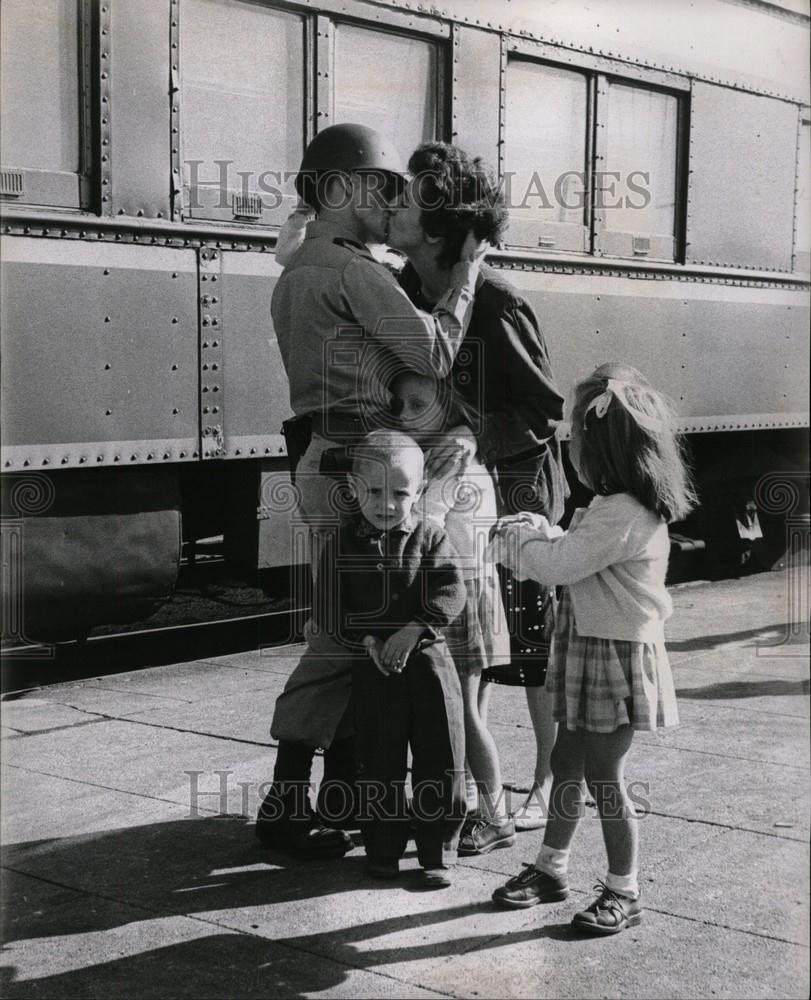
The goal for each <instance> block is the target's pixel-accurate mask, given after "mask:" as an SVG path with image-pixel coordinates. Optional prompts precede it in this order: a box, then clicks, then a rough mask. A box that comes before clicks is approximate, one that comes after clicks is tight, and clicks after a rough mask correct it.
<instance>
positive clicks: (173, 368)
mask: <svg viewBox="0 0 811 1000" xmlns="http://www.w3.org/2000/svg"><path fill="white" fill-rule="evenodd" d="M172 371H173V372H176V371H177V365H176V364H175V365H172Z"/></svg>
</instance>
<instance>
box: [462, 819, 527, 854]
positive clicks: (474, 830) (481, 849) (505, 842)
mask: <svg viewBox="0 0 811 1000" xmlns="http://www.w3.org/2000/svg"><path fill="white" fill-rule="evenodd" d="M514 843H515V823H513V821H512V820H511V819H505V820H504V821H503V822H502V823H488V821H487V820H486V819H477V820H474V821H473V822H472V823H470V824H468V823H467V822H466V823H465V826H464V827H462V835H461V837H460V838H459V854H460V855H461V856H464V857H470V856H471V855H474V854H489V853H490V851H494V850H495V849H496V848H497V847H512V845H513V844H514Z"/></svg>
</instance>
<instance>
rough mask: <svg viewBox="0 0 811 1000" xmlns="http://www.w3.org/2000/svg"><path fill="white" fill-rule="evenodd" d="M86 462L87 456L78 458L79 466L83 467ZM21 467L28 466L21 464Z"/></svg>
mask: <svg viewBox="0 0 811 1000" xmlns="http://www.w3.org/2000/svg"><path fill="white" fill-rule="evenodd" d="M86 461H87V455H82V456H81V457H80V458H79V464H80V465H84V463H85V462H86ZM23 465H28V462H23Z"/></svg>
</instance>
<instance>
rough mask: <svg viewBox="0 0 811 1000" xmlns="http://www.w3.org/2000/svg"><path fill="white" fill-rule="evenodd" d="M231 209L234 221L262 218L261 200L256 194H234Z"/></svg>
mask: <svg viewBox="0 0 811 1000" xmlns="http://www.w3.org/2000/svg"><path fill="white" fill-rule="evenodd" d="M233 208H234V218H235V219H261V218H262V199H261V197H260V196H259V195H258V194H235V195H234V202H233Z"/></svg>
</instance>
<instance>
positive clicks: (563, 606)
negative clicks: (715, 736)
mask: <svg viewBox="0 0 811 1000" xmlns="http://www.w3.org/2000/svg"><path fill="white" fill-rule="evenodd" d="M546 690H547V691H549V692H550V693H551V694H552V704H553V707H554V716H555V721H556V722H560V723H565V725H566V728H567V729H577V728H583V729H587V730H588V731H590V732H593V733H613V732H614V730H615V729H618V728H619V727H620V726H627V725H631V726H633V728H634V729H640V730H655V729H659V728H660V727H665V726H676V725H678V722H679V713H678V710H677V708H676V692H675V689H674V687H673V674H672V673H671V671H670V663H669V661H668V658H667V651H666V650H665V645H664V643H647V642H630V641H628V640H626V639H598V638H595V637H593V636H581V635H578V634H577V627H576V625H575V620H574V609H573V608H572V602H571V597H570V596H569V590H568V588H564V590H563V597H562V598H561V601H560V603H559V605H558V612H557V623H556V625H555V638H554V641H553V643H552V655H551V657H550V662H549V670H548V673H547V676H546Z"/></svg>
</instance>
